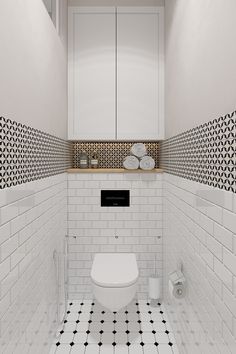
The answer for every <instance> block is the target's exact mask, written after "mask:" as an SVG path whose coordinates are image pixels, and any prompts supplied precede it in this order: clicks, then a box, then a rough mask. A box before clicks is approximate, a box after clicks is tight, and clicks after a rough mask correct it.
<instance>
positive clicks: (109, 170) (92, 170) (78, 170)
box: [67, 168, 163, 173]
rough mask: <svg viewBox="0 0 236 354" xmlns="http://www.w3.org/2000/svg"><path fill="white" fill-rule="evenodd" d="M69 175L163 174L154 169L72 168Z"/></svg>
mask: <svg viewBox="0 0 236 354" xmlns="http://www.w3.org/2000/svg"><path fill="white" fill-rule="evenodd" d="M67 172H68V173H162V172H163V170H162V169H161V168H154V169H153V170H150V171H145V170H141V169H137V170H126V169H124V168H70V169H68V170H67Z"/></svg>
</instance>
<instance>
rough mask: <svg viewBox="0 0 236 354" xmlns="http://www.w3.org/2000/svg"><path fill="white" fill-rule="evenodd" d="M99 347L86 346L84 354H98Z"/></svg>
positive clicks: (94, 345) (93, 345)
mask: <svg viewBox="0 0 236 354" xmlns="http://www.w3.org/2000/svg"><path fill="white" fill-rule="evenodd" d="M99 352H100V347H99V346H98V345H96V344H90V345H87V347H86V350H85V354H99Z"/></svg>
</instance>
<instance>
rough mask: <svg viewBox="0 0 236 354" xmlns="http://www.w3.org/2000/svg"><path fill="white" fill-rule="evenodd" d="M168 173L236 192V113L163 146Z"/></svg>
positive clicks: (162, 155) (178, 137)
mask: <svg viewBox="0 0 236 354" xmlns="http://www.w3.org/2000/svg"><path fill="white" fill-rule="evenodd" d="M160 155H161V161H160V167H161V168H163V169H164V171H165V172H167V173H170V174H173V175H176V176H179V177H183V178H187V179H190V180H192V181H196V182H200V183H204V184H208V185H210V186H213V187H217V188H220V189H224V190H227V191H231V192H236V183H235V180H236V111H234V112H232V113H229V114H226V115H225V116H222V117H219V118H217V119H214V120H212V121H210V122H207V123H205V124H202V125H200V126H198V127H196V128H193V129H191V130H188V131H186V132H184V133H181V134H179V135H177V136H174V137H172V138H170V139H167V140H165V141H164V142H162V143H161V144H160Z"/></svg>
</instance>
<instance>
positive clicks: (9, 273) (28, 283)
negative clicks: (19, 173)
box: [0, 173, 67, 354]
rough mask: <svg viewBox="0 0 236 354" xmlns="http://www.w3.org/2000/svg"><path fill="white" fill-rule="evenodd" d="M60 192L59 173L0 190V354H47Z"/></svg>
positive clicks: (56, 280) (58, 300) (60, 275)
mask: <svg viewBox="0 0 236 354" xmlns="http://www.w3.org/2000/svg"><path fill="white" fill-rule="evenodd" d="M66 189H67V176H66V174H65V173H64V174H59V175H56V176H52V177H48V178H45V179H41V180H37V181H33V182H28V183H25V184H21V185H17V186H15V187H10V188H6V189H2V190H0V352H1V353H19V354H20V353H21V354H22V353H48V352H49V349H50V345H51V342H52V341H53V335H54V333H55V331H56V329H57V326H58V323H59V319H60V320H62V317H63V314H64V312H65V296H64V259H63V257H64V255H63V254H64V242H65V235H66V227H67V221H66V218H67V215H66V213H67V193H66ZM55 250H56V253H55V252H54V251H55ZM53 255H54V258H53Z"/></svg>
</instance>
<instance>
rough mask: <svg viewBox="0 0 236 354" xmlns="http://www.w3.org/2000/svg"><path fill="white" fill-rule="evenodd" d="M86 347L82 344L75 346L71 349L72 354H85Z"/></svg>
mask: <svg viewBox="0 0 236 354" xmlns="http://www.w3.org/2000/svg"><path fill="white" fill-rule="evenodd" d="M84 352H85V346H84V345H81V344H75V345H73V347H72V348H71V351H70V354H84Z"/></svg>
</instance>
